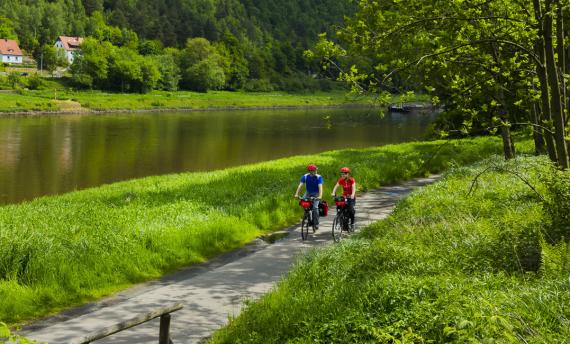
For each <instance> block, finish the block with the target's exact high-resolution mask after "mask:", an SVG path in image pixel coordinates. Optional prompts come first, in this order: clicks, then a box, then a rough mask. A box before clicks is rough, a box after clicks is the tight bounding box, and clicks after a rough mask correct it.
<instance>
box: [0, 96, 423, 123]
mask: <svg viewBox="0 0 570 344" xmlns="http://www.w3.org/2000/svg"><path fill="white" fill-rule="evenodd" d="M424 98H426V97H425V96H422V95H419V96H417V97H416V98H415V99H413V101H417V102H424V101H426V99H424ZM400 99H401V97H400V96H399V95H394V96H393V99H392V102H393V103H396V102H399V101H400ZM339 107H374V108H381V104H380V103H378V102H377V101H376V100H375V98H374V97H373V96H372V95H368V96H358V97H357V96H354V95H347V93H346V92H345V91H331V92H317V93H287V92H241V91H236V92H232V91H210V92H207V93H196V92H189V91H176V92H166V91H154V92H151V93H147V94H131V93H129V94H123V93H105V92H100V91H72V90H59V89H46V90H38V91H31V90H21V91H18V92H15V91H14V92H0V117H7V116H42V115H61V114H102V113H143V112H175V111H176V112H193V111H233V110H274V109H304V108H339Z"/></svg>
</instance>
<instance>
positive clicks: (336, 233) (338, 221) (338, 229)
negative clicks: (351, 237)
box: [332, 215, 342, 242]
mask: <svg viewBox="0 0 570 344" xmlns="http://www.w3.org/2000/svg"><path fill="white" fill-rule="evenodd" d="M332 237H333V240H334V241H335V242H339V241H340V240H341V239H342V215H336V216H335V217H334V220H333V224H332Z"/></svg>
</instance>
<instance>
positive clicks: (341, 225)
mask: <svg viewBox="0 0 570 344" xmlns="http://www.w3.org/2000/svg"><path fill="white" fill-rule="evenodd" d="M334 202H335V205H336V215H335V217H334V220H333V224H332V237H333V240H334V241H335V242H339V241H340V240H341V239H342V236H343V232H346V233H352V232H354V227H353V226H351V225H350V213H349V208H348V199H347V198H346V197H344V196H339V197H336V196H335V198H334Z"/></svg>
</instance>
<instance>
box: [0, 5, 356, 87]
mask: <svg viewBox="0 0 570 344" xmlns="http://www.w3.org/2000/svg"><path fill="white" fill-rule="evenodd" d="M355 9H356V6H355V4H354V3H352V2H350V1H347V0H309V1H307V0H292V1H285V2H283V1H275V0H3V1H1V2H0V35H1V36H2V37H3V38H15V39H17V40H18V41H19V43H20V46H21V47H22V49H24V50H25V52H26V53H27V54H29V55H31V56H33V57H34V58H35V59H36V60H38V61H39V60H40V59H41V60H42V63H43V64H45V65H44V66H43V67H45V68H47V69H48V70H50V69H51V70H53V69H55V68H56V67H57V66H59V65H64V64H65V62H64V61H61V60H58V59H57V57H56V56H54V52H53V48H52V46H53V44H54V42H55V40H56V38H57V37H58V36H60V35H64V36H81V37H89V39H88V40H87V41H86V43H87V44H86V48H85V49H84V50H86V53H85V54H84V56H83V58H81V59H78V60H77V63H74V66H72V68H71V70H72V71H73V76H74V80H75V82H76V83H77V84H78V85H80V86H85V87H95V88H103V89H115V90H122V91H145V90H148V89H155V88H158V89H161V88H162V89H175V88H176V87H178V86H180V87H182V88H186V89H195V90H207V89H211V88H226V89H244V88H245V89H251V90H259V91H263V90H271V89H274V88H278V89H285V90H296V89H305V88H323V87H330V83H327V82H325V81H320V82H319V81H316V80H315V79H314V78H313V77H311V76H310V75H314V74H315V73H319V71H320V68H319V66H318V65H317V64H315V62H311V61H308V60H307V59H305V58H304V56H303V52H304V51H305V50H306V49H307V48H310V47H311V46H312V45H313V44H314V42H315V41H316V39H317V37H318V34H319V33H321V32H327V31H331V30H334V28H335V26H336V25H338V24H340V23H342V20H343V17H344V16H345V15H348V14H351V13H353V12H354V11H355ZM192 49H198V53H196V50H194V51H191V50H192ZM128 61H132V62H137V63H136V66H133V65H130V64H129V63H127V62H128ZM138 66H142V68H140V67H138ZM110 72H112V73H110ZM109 75H113V78H109V77H108V76H109ZM116 79H120V82H117V81H118V80H116ZM131 79H132V80H131Z"/></svg>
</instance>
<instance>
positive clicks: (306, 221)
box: [299, 197, 318, 240]
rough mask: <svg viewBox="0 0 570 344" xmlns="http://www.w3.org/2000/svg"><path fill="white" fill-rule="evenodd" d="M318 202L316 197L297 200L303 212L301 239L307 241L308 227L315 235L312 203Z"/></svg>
mask: <svg viewBox="0 0 570 344" xmlns="http://www.w3.org/2000/svg"><path fill="white" fill-rule="evenodd" d="M316 200H318V198H317V197H306V198H301V200H299V205H301V207H302V208H303V210H304V215H303V220H301V239H303V240H307V238H308V237H309V226H310V227H312V228H313V233H315V231H316V228H315V222H314V221H313V202H314V201H316Z"/></svg>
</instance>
